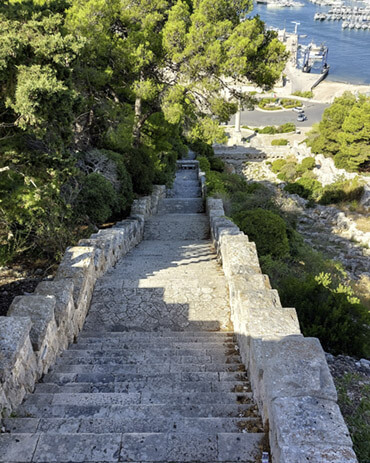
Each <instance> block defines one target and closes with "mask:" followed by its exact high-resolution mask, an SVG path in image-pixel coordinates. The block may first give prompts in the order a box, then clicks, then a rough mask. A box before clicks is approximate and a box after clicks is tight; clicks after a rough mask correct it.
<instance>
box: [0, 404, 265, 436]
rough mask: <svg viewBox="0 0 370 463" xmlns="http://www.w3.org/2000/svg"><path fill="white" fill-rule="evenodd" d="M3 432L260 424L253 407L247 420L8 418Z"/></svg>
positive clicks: (198, 429)
mask: <svg viewBox="0 0 370 463" xmlns="http://www.w3.org/2000/svg"><path fill="white" fill-rule="evenodd" d="M3 426H4V429H5V432H13V433H35V432H43V433H62V434H63V433H96V434H101V433H108V432H112V433H114V432H120V433H133V432H140V433H147V432H176V433H177V432H178V433H182V432H187V433H188V432H191V433H200V434H204V433H219V432H229V433H231V432H233V433H234V432H235V433H238V432H245V431H252V432H261V431H263V428H262V425H261V420H260V418H259V417H258V416H256V411H255V409H254V408H253V407H251V408H250V417H248V418H186V417H185V418H183V417H181V418H176V417H174V418H162V417H160V416H157V417H154V418H152V419H147V418H144V419H142V418H139V419H115V418H92V419H89V418H81V419H78V418H8V419H5V420H3Z"/></svg>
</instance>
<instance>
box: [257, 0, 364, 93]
mask: <svg viewBox="0 0 370 463" xmlns="http://www.w3.org/2000/svg"><path fill="white" fill-rule="evenodd" d="M299 1H300V2H301V3H304V6H302V7H296V8H273V7H267V6H266V5H254V9H253V11H252V12H251V14H250V15H251V16H254V15H257V14H258V15H259V16H260V17H261V19H262V20H263V21H265V23H266V24H267V25H268V26H273V27H277V28H279V29H283V28H284V27H285V28H286V31H287V32H294V24H292V21H297V22H299V23H300V25H299V26H298V34H299V35H307V37H306V38H300V39H299V42H300V43H303V44H307V43H309V42H311V41H313V42H314V43H316V44H317V45H320V44H321V43H325V45H327V46H328V48H329V53H328V64H329V65H330V72H329V76H328V80H333V81H339V82H350V83H354V84H370V30H369V29H367V30H356V29H342V21H315V20H314V19H313V17H314V14H315V13H316V12H320V13H326V12H327V11H329V10H330V9H331V7H323V6H319V5H314V4H313V3H310V2H308V1H306V0H299ZM347 5H349V6H360V7H362V6H364V4H361V3H359V2H352V3H350V4H347Z"/></svg>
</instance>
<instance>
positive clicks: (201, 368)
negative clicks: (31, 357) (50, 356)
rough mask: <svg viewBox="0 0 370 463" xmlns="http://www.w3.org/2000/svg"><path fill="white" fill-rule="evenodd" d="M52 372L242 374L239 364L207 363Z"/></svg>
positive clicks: (80, 367) (59, 367)
mask: <svg viewBox="0 0 370 463" xmlns="http://www.w3.org/2000/svg"><path fill="white" fill-rule="evenodd" d="M53 371H55V372H58V373H76V374H79V373H104V374H113V375H120V374H121V375H122V374H141V375H148V376H150V375H151V374H152V372H155V375H158V374H161V375H164V374H168V373H185V372H189V373H199V372H217V373H219V372H244V371H245V366H244V365H243V364H241V363H207V364H192V363H183V364H177V363H173V364H163V363H159V364H118V365H63V364H62V365H56V366H55V367H54V368H53Z"/></svg>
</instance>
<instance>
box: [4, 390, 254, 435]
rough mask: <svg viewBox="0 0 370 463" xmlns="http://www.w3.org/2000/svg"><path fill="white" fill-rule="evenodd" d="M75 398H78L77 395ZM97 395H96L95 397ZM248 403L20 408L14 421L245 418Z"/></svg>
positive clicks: (23, 406) (61, 405)
mask: <svg viewBox="0 0 370 463" xmlns="http://www.w3.org/2000/svg"><path fill="white" fill-rule="evenodd" d="M78 395H79V394H78ZM99 395H100V394H96V396H99ZM251 407H254V405H253V404H252V403H247V404H236V403H234V404H230V403H227V404H215V403H205V404H200V403H197V404H168V403H166V404H125V405H117V404H114V405H113V404H110V405H104V406H102V405H100V404H89V405H83V404H81V403H80V404H73V405H70V404H56V405H49V404H45V405H42V404H40V403H35V404H29V405H27V404H22V405H21V406H20V407H19V408H18V410H17V412H16V414H14V416H15V417H17V418H21V417H26V418H52V417H54V418H84V417H85V418H87V417H91V418H92V417H95V418H114V419H119V420H120V419H145V418H148V419H151V418H155V417H158V416H160V417H162V418H173V417H176V418H179V417H208V418H210V417H231V418H243V417H244V418H248V417H249V416H250V414H251V412H250V409H251ZM0 435H1V434H0Z"/></svg>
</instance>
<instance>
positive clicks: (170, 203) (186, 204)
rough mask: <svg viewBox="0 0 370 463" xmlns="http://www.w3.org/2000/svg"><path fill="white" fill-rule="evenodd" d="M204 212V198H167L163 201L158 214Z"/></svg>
mask: <svg viewBox="0 0 370 463" xmlns="http://www.w3.org/2000/svg"><path fill="white" fill-rule="evenodd" d="M201 212H204V200H203V199H202V198H187V197H186V198H184V197H183V198H178V197H177V198H165V199H163V200H162V201H161V203H160V205H159V208H158V214H159V215H160V214H195V213H201Z"/></svg>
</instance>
